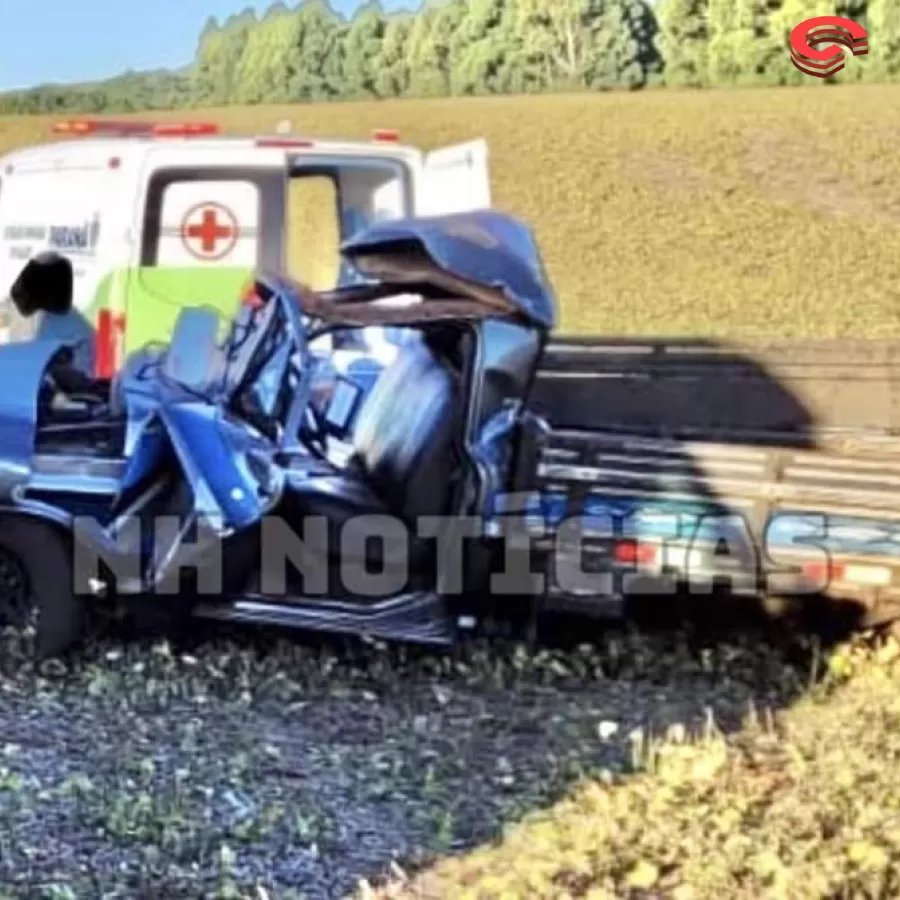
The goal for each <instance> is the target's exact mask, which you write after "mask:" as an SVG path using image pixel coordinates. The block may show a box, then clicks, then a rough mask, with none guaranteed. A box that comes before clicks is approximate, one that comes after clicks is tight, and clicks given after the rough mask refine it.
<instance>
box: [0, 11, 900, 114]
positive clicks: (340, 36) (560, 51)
mask: <svg viewBox="0 0 900 900" xmlns="http://www.w3.org/2000/svg"><path fill="white" fill-rule="evenodd" d="M295 2H296V0H295ZM834 14H837V15H841V16H846V17H848V18H851V19H853V20H855V21H859V22H861V23H862V24H863V25H864V26H865V27H867V28H868V29H869V31H870V48H869V55H868V57H860V58H857V59H854V60H848V63H847V66H846V68H845V69H844V70H842V71H841V72H840V73H838V75H837V76H835V77H834V78H831V79H827V80H826V79H818V80H812V79H810V78H809V76H807V75H804V74H802V73H801V72H799V71H797V69H795V68H794V67H793V65H792V64H791V59H790V55H789V52H788V40H789V35H790V33H791V30H792V29H793V28H794V27H795V26H796V25H797V24H798V23H799V22H802V21H803V20H804V19H807V18H810V17H811V16H815V15H834ZM862 79H867V80H871V81H897V80H900V0H656V2H654V3H652V4H651V2H650V0H553V2H547V0H425V2H424V3H423V4H422V6H421V7H420V8H419V10H418V11H416V12H410V13H402V14H388V13H386V12H385V10H384V9H383V7H382V6H381V3H380V0H367V2H365V3H364V4H363V5H362V6H361V7H360V8H359V9H358V10H357V12H356V13H355V14H354V15H353V16H352V18H350V19H349V21H348V20H347V19H345V18H344V17H342V16H340V15H338V14H337V13H336V12H335V11H334V9H333V8H332V7H331V6H330V5H329V0H300V3H299V5H291V6H288V5H285V3H283V2H278V3H276V4H275V5H274V6H272V7H270V8H269V9H268V10H267V12H266V13H265V14H264V15H263V16H262V17H261V18H259V17H257V16H256V15H255V14H254V12H253V11H252V10H251V9H246V10H244V11H243V12H242V13H240V14H238V15H234V16H231V17H229V18H228V19H227V20H225V21H224V22H223V23H222V24H219V22H218V21H217V20H215V19H210V20H209V21H208V22H207V24H206V26H205V27H204V28H203V31H202V32H201V34H200V36H199V41H198V45H197V52H196V54H195V58H194V61H193V63H192V64H191V65H190V66H188V67H187V68H186V69H184V70H182V71H172V72H126V73H125V74H123V75H121V76H119V77H117V78H111V79H107V80H106V81H102V82H98V83H96V84H87V85H45V86H41V87H36V88H32V89H30V90H26V91H15V92H11V93H7V94H0V112H3V113H50V112H56V113H75V112H86V113H90V112H96V113H99V112H116V111H132V110H140V109H164V108H177V107H186V106H195V107H196V106H213V105H222V104H227V103H267V102H269V103H278V102H296V101H313V100H327V99H333V98H342V97H377V98H387V97H398V96H432V97H437V96H446V95H464V94H497V93H530V92H536V91H547V90H569V89H571V90H603V89H608V88H637V87H641V86H643V85H645V84H648V83H650V82H658V81H662V82H663V83H665V84H669V85H676V86H694V87H703V86H716V85H734V84H765V83H773V84H801V83H803V84H814V83H818V84H832V83H835V82H841V81H859V80H862Z"/></svg>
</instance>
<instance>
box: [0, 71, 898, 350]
mask: <svg viewBox="0 0 900 900" xmlns="http://www.w3.org/2000/svg"><path fill="white" fill-rule="evenodd" d="M184 115H185V114H184V113H177V114H176V113H173V114H171V116H172V117H174V118H183V117H184ZM197 115H198V116H202V117H209V118H213V119H215V120H217V121H219V122H221V123H222V124H223V125H224V126H225V127H227V128H228V129H229V130H232V131H235V132H240V131H252V130H271V129H272V128H273V127H274V125H275V123H276V122H278V121H279V120H281V119H283V118H289V119H290V120H291V121H292V122H293V123H294V127H295V129H297V130H298V131H304V132H308V133H310V134H312V135H336V136H350V137H352V136H358V137H366V136H368V134H369V133H370V131H371V130H372V129H373V128H375V127H393V128H397V129H399V131H400V132H401V135H402V137H403V139H404V140H405V141H408V142H410V143H413V144H419V145H422V146H425V147H433V146H437V145H439V144H442V143H446V142H449V141H456V140H464V139H467V138H471V137H477V136H484V137H486V138H487V139H488V141H489V143H490V148H491V154H492V171H493V179H494V186H495V198H496V204H497V205H498V206H499V207H501V208H503V209H505V210H508V211H510V212H513V213H515V214H517V215H519V216H522V217H523V218H524V219H526V220H528V221H529V222H530V223H532V224H533V225H534V227H535V228H536V230H537V233H538V237H539V238H540V241H541V243H542V245H543V248H544V251H545V254H546V258H547V262H548V266H549V270H550V274H551V276H552V277H553V279H554V281H555V284H556V286H557V288H558V291H559V296H560V298H561V302H562V308H563V327H564V328H565V329H566V330H575V329H577V330H591V331H602V332H606V333H643V334H650V333H660V334H688V333H702V334H709V335H720V336H723V335H734V336H738V335H744V336H773V335H783V336H794V335H810V334H815V335H821V336H840V335H858V336H890V335H900V319H898V316H897V306H896V297H897V291H898V285H900V255H898V253H897V235H898V229H900V179H898V176H900V154H898V153H897V146H898V139H900V86H877V85H875V86H838V87H820V86H818V85H816V86H812V87H808V88H773V89H754V90H749V89H748V90H734V91H729V90H723V91H708V92H684V93H682V92H678V91H674V90H666V91H645V92H642V93H640V94H624V93H616V94H600V95H560V96H542V97H512V98H508V97H497V98H485V99H464V100H434V101H411V100H410V101H384V102H381V103H368V104H355V103H346V104H344V103H341V104H331V105H328V104H326V105H315V106H295V107H262V106H261V107H243V108H227V109H223V110H212V111H203V112H198V113H197ZM48 124H49V122H48V120H41V119H31V118H17V119H5V120H0V147H4V146H5V147H11V146H15V145H21V144H24V143H29V142H32V141H34V140H36V139H39V138H40V137H41V136H42V135H44V134H45V133H46V131H47V128H48Z"/></svg>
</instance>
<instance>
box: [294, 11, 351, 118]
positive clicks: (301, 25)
mask: <svg viewBox="0 0 900 900" xmlns="http://www.w3.org/2000/svg"><path fill="white" fill-rule="evenodd" d="M292 15H293V18H294V31H293V38H294V44H293V45H292V47H291V49H290V51H289V52H288V53H287V54H286V55H285V59H284V66H285V78H286V82H287V99H288V100H292V101H297V100H327V99H330V98H333V97H336V96H339V95H340V94H341V91H342V79H343V54H342V38H343V29H344V26H343V23H342V21H341V19H340V17H339V16H338V15H337V13H335V11H334V10H333V9H332V8H331V7H330V6H329V5H328V3H327V0H305V2H304V3H303V4H302V5H301V6H300V7H298V8H297V9H296V10H295V11H294V12H293V13H292Z"/></svg>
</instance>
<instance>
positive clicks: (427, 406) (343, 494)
mask: <svg viewBox="0 0 900 900" xmlns="http://www.w3.org/2000/svg"><path fill="white" fill-rule="evenodd" d="M458 397H459V390H458V387H457V382H456V378H455V377H454V373H453V372H452V371H451V370H450V369H449V367H448V366H447V365H446V364H444V363H443V362H442V361H441V360H440V359H439V358H438V357H437V355H436V354H435V353H434V351H433V350H431V349H430V348H429V347H428V346H427V345H426V344H424V343H422V344H420V343H418V342H416V343H410V344H407V345H404V346H402V347H401V348H399V352H398V354H397V357H396V358H395V359H394V361H393V362H392V363H391V364H390V365H389V366H388V367H387V368H386V369H385V370H384V371H383V372H382V373H381V375H380V376H379V377H378V380H377V381H376V383H375V385H374V387H373V388H372V391H371V393H370V394H369V395H368V397H367V398H366V400H365V402H364V404H363V407H362V409H361V410H360V413H359V418H358V420H357V424H356V428H355V430H354V436H353V452H352V454H351V457H350V461H349V464H348V466H347V467H346V468H345V469H343V470H341V471H335V472H332V473H329V474H326V475H312V476H310V477H306V478H301V479H299V480H297V481H292V485H291V488H292V489H291V491H290V495H291V496H290V499H289V501H288V503H289V506H290V507H294V509H295V514H293V515H291V517H290V518H291V519H296V518H297V517H299V518H300V519H302V518H304V517H317V516H323V517H324V518H325V519H326V520H327V522H328V527H327V536H328V547H327V548H326V547H321V548H318V547H312V546H310V545H311V543H313V542H314V541H315V540H316V538H315V537H314V536H313V532H314V531H315V529H305V530H302V537H303V540H304V543H305V544H306V546H307V547H309V548H310V549H313V550H316V551H319V552H328V554H329V555H330V556H337V555H338V554H339V552H340V548H341V536H342V531H343V529H344V527H345V526H346V527H348V528H352V527H353V524H352V522H353V520H354V519H355V518H356V517H358V516H365V515H368V516H372V515H378V516H391V517H393V518H394V519H395V520H397V521H399V522H400V523H403V525H404V526H405V527H406V528H407V529H409V535H410V541H409V543H410V551H411V556H412V557H416V556H417V555H418V553H419V552H421V551H422V550H423V549H424V548H423V543H424V542H423V541H418V540H417V539H416V535H417V520H418V519H419V517H422V516H440V515H444V514H446V512H447V508H448V503H449V494H450V490H451V483H452V476H453V473H454V465H455V452H454V449H455V442H454V436H455V433H456V430H457V420H458V415H459V405H458ZM369 527H371V526H369ZM383 549H384V551H386V553H387V557H385V556H383V555H382V554H381V553H379V554H378V558H379V560H380V561H381V564H384V565H386V564H389V561H390V558H391V557H392V556H393V554H392V553H391V549H392V548H383ZM393 549H394V552H395V553H397V554H400V555H399V556H398V557H397V558H398V559H399V558H401V556H402V552H403V549H404V548H402V547H398V548H393ZM366 559H371V557H370V556H369V554H368V552H366Z"/></svg>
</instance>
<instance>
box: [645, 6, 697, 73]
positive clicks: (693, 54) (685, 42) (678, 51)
mask: <svg viewBox="0 0 900 900" xmlns="http://www.w3.org/2000/svg"><path fill="white" fill-rule="evenodd" d="M708 13H709V0H661V3H660V5H659V8H658V12H657V20H658V22H659V34H658V36H657V47H658V49H659V52H660V55H661V56H662V58H663V59H664V60H665V70H664V74H663V77H664V80H665V82H666V84H671V85H674V86H676V87H701V86H703V85H704V84H706V83H707V82H708V69H707V55H708V48H709V23H708Z"/></svg>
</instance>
